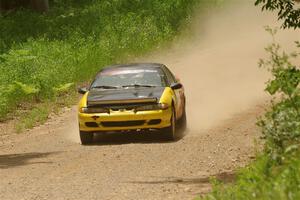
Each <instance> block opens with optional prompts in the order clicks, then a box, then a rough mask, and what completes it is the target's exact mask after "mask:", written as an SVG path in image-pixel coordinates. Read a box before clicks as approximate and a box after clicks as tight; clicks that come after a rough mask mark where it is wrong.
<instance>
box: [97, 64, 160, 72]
mask: <svg viewBox="0 0 300 200" xmlns="http://www.w3.org/2000/svg"><path fill="white" fill-rule="evenodd" d="M163 66H164V65H163V64H160V63H130V64H118V65H111V66H107V67H104V68H103V69H102V70H100V72H99V73H101V72H103V71H109V70H116V69H118V68H120V69H122V68H127V69H128V68H132V69H153V68H162V67H163Z"/></svg>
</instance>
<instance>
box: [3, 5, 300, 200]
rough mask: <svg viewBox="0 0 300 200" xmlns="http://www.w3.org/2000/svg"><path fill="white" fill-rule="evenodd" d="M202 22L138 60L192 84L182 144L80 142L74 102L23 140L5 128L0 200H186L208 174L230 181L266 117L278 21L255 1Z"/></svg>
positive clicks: (125, 139)
mask: <svg viewBox="0 0 300 200" xmlns="http://www.w3.org/2000/svg"><path fill="white" fill-rule="evenodd" d="M199 19H203V16H202V17H201V18H200V17H199ZM204 19H205V20H197V18H196V19H195V24H194V27H195V28H194V31H193V33H191V38H190V39H189V40H182V41H178V42H177V43H176V44H174V45H173V46H172V47H171V48H168V49H167V50H166V52H163V53H161V52H160V53H154V54H153V55H150V56H148V57H146V58H142V59H138V60H139V61H140V60H141V61H152V62H153V61H155V62H163V63H166V64H167V65H168V66H170V68H172V70H173V71H175V72H176V73H177V74H178V75H179V76H180V78H181V80H182V82H183V83H184V85H185V88H186V95H187V99H188V122H189V130H188V131H187V132H186V136H185V137H184V138H183V139H181V140H179V141H177V142H164V141H163V140H162V138H161V137H160V136H159V135H157V134H154V133H151V134H150V133H144V134H140V133H131V134H126V135H124V134H114V135H106V136H98V137H97V138H96V142H95V144H94V145H91V146H81V145H80V144H79V139H78V128H77V116H76V107H75V106H74V107H72V108H70V109H66V110H65V112H64V113H63V114H61V115H60V116H58V117H53V118H51V119H49V121H48V122H47V123H46V124H45V125H43V126H40V127H36V128H34V129H33V130H30V131H27V132H26V133H24V134H19V135H17V134H10V135H8V134H7V132H9V131H7V129H8V128H7V126H6V124H1V125H0V128H2V130H1V134H0V136H1V137H0V139H1V142H0V199H1V200H7V199H9V200H10V199H11V200H13V199H14V200H19V199H20V200H21V199H22V200H23V199H24V200H29V199H37V200H40V199H58V200H59V199H72V200H73V199H105V200H106V199H118V200H119V199H180V200H182V199H193V198H194V197H196V196H197V195H199V194H203V193H206V192H208V191H209V190H210V184H209V177H210V176H215V177H217V178H218V179H220V180H222V181H225V182H228V181H229V182H230V181H232V180H233V178H234V172H235V170H236V169H238V168H239V167H241V166H244V165H246V164H247V163H248V162H249V161H250V160H251V159H252V158H253V156H254V151H255V142H254V140H255V139H257V138H258V137H259V131H258V130H257V128H256V126H255V122H256V118H257V117H258V116H259V115H261V114H262V113H263V112H264V108H265V102H266V99H267V97H266V95H264V93H263V87H264V82H265V81H266V80H267V78H268V76H267V73H265V72H264V71H263V70H262V69H258V68H257V61H258V59H259V58H260V57H264V56H265V54H264V50H263V47H264V46H266V45H267V44H268V43H269V42H270V41H271V39H270V37H269V36H268V35H267V34H266V33H265V32H264V31H263V28H262V26H263V25H266V24H270V23H273V22H272V20H271V19H272V17H270V16H268V15H262V14H261V13H260V11H259V10H258V9H253V8H250V7H249V5H242V6H241V5H239V6H237V5H235V6H233V7H230V8H228V9H223V10H222V11H216V13H214V15H213V16H209V17H205V18H204ZM270 20H271V21H270ZM273 21H274V20H273ZM204 22H205V23H204ZM197 35H198V36H197ZM299 35H300V34H299V33H298V34H295V33H291V32H285V33H281V34H279V40H280V42H281V43H283V44H286V45H291V44H292V43H291V41H293V40H296V39H299V38H297V37H299Z"/></svg>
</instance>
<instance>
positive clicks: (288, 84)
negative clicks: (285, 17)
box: [258, 32, 300, 163]
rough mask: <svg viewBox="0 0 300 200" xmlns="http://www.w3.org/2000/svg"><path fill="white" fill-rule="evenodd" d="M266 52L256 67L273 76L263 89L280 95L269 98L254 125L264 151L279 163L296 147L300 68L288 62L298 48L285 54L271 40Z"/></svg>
mask: <svg viewBox="0 0 300 200" xmlns="http://www.w3.org/2000/svg"><path fill="white" fill-rule="evenodd" d="M271 33H273V32H271ZM273 37H274V34H273ZM266 51H267V52H268V53H269V55H270V57H269V59H267V60H261V61H260V66H264V67H266V68H268V69H269V70H270V72H271V73H272V75H273V77H274V78H273V79H272V80H270V81H269V82H268V84H267V87H266V91H267V92H269V93H270V94H271V95H276V96H280V100H276V99H274V100H273V105H272V108H271V110H270V111H269V112H267V113H266V115H265V118H264V119H261V120H260V121H259V122H258V125H259V126H260V127H261V128H262V132H263V135H264V138H265V139H266V145H265V146H266V152H267V153H268V154H269V155H270V156H271V157H272V158H273V159H275V160H276V161H278V162H279V163H280V162H282V160H283V159H285V158H286V156H289V153H291V152H292V151H294V150H298V147H299V142H300V89H299V85H300V68H299V66H296V65H294V64H292V63H291V62H290V58H291V57H293V58H296V57H297V56H298V55H300V53H299V52H300V51H299V52H294V53H291V54H287V53H286V52H284V51H281V48H280V45H279V44H276V43H275V42H274V43H273V44H271V45H270V46H269V47H267V48H266Z"/></svg>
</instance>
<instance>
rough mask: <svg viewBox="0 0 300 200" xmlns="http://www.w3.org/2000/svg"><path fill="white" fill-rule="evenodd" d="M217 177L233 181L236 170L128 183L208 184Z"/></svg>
mask: <svg viewBox="0 0 300 200" xmlns="http://www.w3.org/2000/svg"><path fill="white" fill-rule="evenodd" d="M213 177H214V178H216V179H217V180H219V181H221V182H223V183H232V182H234V180H235V173H234V172H221V173H218V174H214V175H210V176H205V177H199V178H180V177H163V178H159V179H160V180H155V181H130V182H128V183H132V184H166V183H171V184H172V183H174V184H186V185H188V184H206V183H210V179H211V178H213Z"/></svg>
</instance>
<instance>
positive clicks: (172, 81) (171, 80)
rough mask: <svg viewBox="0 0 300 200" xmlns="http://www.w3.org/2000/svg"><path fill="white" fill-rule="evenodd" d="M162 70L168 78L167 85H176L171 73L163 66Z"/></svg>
mask: <svg viewBox="0 0 300 200" xmlns="http://www.w3.org/2000/svg"><path fill="white" fill-rule="evenodd" d="M163 69H164V71H165V73H166V75H167V77H168V82H169V85H171V84H172V83H176V82H177V80H176V78H175V76H174V75H173V74H172V72H171V71H170V70H169V69H168V68H167V67H166V66H164V67H163Z"/></svg>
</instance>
